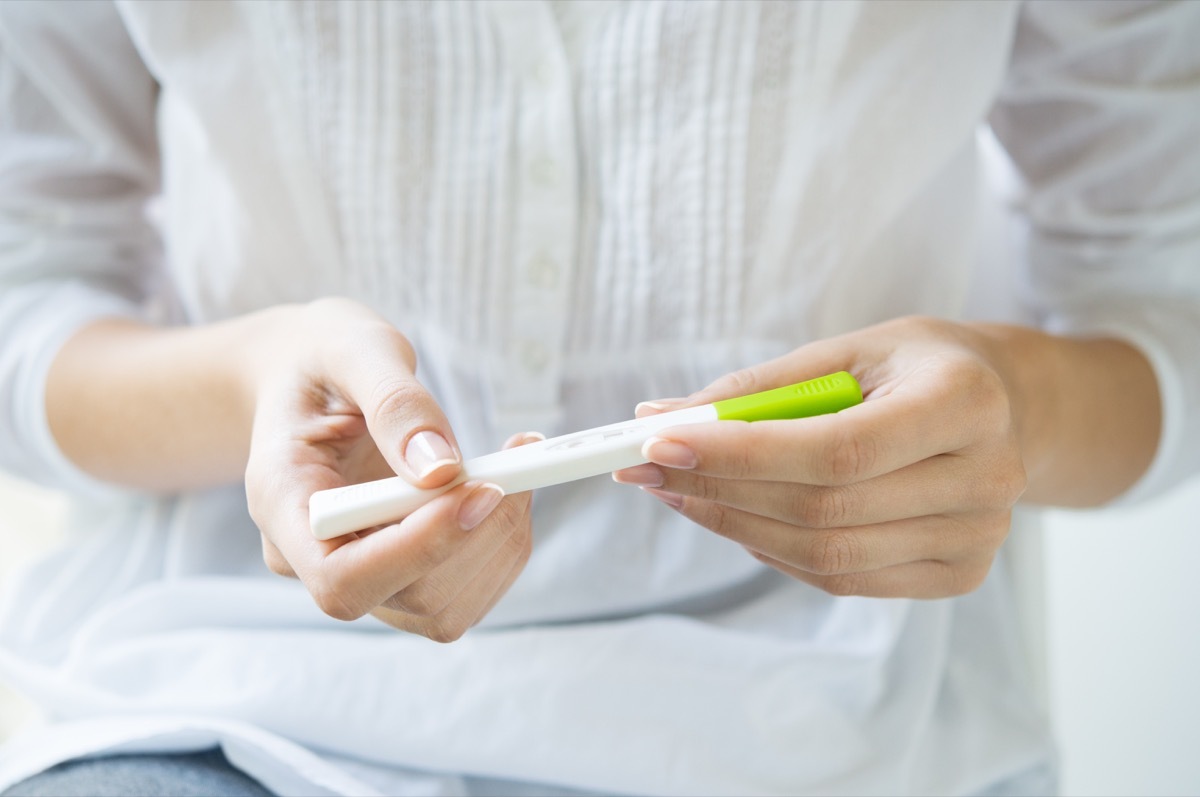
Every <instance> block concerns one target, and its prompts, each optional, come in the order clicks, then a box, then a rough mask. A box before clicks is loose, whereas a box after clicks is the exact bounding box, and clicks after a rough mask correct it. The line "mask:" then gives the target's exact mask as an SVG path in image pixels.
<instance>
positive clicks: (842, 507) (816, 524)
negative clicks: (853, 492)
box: [797, 487, 850, 529]
mask: <svg viewBox="0 0 1200 797" xmlns="http://www.w3.org/2000/svg"><path fill="white" fill-rule="evenodd" d="M849 496H850V492H849V491H848V490H846V489H843V488H840V487H820V488H816V489H814V490H811V491H809V492H807V493H806V494H805V495H804V497H803V498H802V499H801V501H800V503H799V506H798V508H797V515H798V517H799V519H800V522H801V523H802V524H803V525H804V526H807V527H808V528H810V529H829V528H836V527H838V526H842V525H845V522H846V518H848V517H849V515H850V497H849Z"/></svg>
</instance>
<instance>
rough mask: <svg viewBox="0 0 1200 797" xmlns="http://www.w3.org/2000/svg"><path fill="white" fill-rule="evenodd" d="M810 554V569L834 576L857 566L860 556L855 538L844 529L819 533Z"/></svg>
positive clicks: (851, 570) (850, 570)
mask: <svg viewBox="0 0 1200 797" xmlns="http://www.w3.org/2000/svg"><path fill="white" fill-rule="evenodd" d="M817 539H818V541H817V543H816V545H815V546H813V551H812V555H811V561H810V562H809V563H808V564H809V565H810V568H809V569H810V570H811V571H812V572H814V573H816V574H818V575H823V576H835V575H842V574H845V573H849V572H853V571H855V570H857V569H858V568H859V564H860V562H861V560H862V556H861V554H860V553H859V551H860V545H859V544H858V540H857V538H856V537H855V536H854V535H853V534H851V533H849V532H846V531H841V530H838V531H831V532H827V533H825V534H822V535H820V536H819V537H818V538H817Z"/></svg>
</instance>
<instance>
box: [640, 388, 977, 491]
mask: <svg viewBox="0 0 1200 797" xmlns="http://www.w3.org/2000/svg"><path fill="white" fill-rule="evenodd" d="M972 436H973V435H972V430H971V425H970V423H968V422H965V417H964V413H961V412H955V411H950V412H947V411H946V408H945V404H944V402H942V401H939V400H936V399H932V400H931V398H930V397H929V396H927V395H924V394H917V393H915V392H905V391H892V392H890V393H887V394H885V395H882V396H879V397H878V398H872V399H869V400H867V401H865V402H863V403H862V404H859V405H857V406H854V407H850V408H848V409H844V410H842V411H841V412H838V413H836V414H834V415H820V416H815V417H811V418H799V419H795V420H781V421H755V422H753V423H745V422H741V421H721V422H717V423H707V424H693V425H689V426H678V427H674V428H671V429H667V430H665V431H664V432H662V433H661V434H659V435H657V436H656V437H653V438H651V439H650V440H648V441H646V444H645V446H643V448H642V454H643V456H645V457H646V458H647V459H649V460H650V461H651V462H655V463H657V464H659V465H662V466H665V467H679V466H680V463H682V464H683V465H685V466H686V465H687V464H690V463H688V462H687V461H686V459H685V458H683V457H680V456H679V454H680V453H681V452H680V450H679V449H673V448H672V446H671V445H670V444H672V443H673V444H676V445H682V446H684V447H686V449H690V451H691V452H692V453H693V454H694V455H695V456H694V462H695V464H694V467H691V468H689V469H690V470H694V471H695V472H696V473H700V474H703V475H707V476H715V477H718V478H728V479H753V480H759V481H782V482H797V483H802V484H815V485H824V486H839V485H845V484H853V483H855V482H860V481H864V480H866V479H871V478H874V477H876V476H881V475H883V474H885V473H890V472H892V471H895V470H899V469H900V468H903V467H906V466H908V465H912V464H913V463H915V462H920V461H921V460H924V459H928V458H929V457H933V456H936V455H938V454H943V453H946V452H948V451H957V450H959V449H961V448H963V447H965V446H966V445H968V444H969V443H970V441H971V439H972ZM664 444H666V445H664Z"/></svg>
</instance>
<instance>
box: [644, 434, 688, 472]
mask: <svg viewBox="0 0 1200 797" xmlns="http://www.w3.org/2000/svg"><path fill="white" fill-rule="evenodd" d="M642 456H643V457H645V458H646V459H648V460H650V461H651V462H653V463H655V464H658V465H665V466H667V467H668V468H679V469H680V470H691V469H692V468H694V467H696V465H697V464H699V460H698V459H696V452H695V451H692V449H690V448H688V447H687V446H685V445H684V444H683V443H676V442H675V441H674V440H666V439H664V438H661V437H651V438H650V439H649V440H647V441H646V442H645V443H643V444H642Z"/></svg>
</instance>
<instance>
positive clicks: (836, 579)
mask: <svg viewBox="0 0 1200 797" xmlns="http://www.w3.org/2000/svg"><path fill="white" fill-rule="evenodd" d="M820 587H821V589H823V590H825V592H828V593H829V594H830V595H833V596H834V597H838V598H848V597H850V596H852V595H862V594H864V593H865V591H866V579H865V578H863V576H862V575H861V574H859V573H839V574H837V575H833V576H828V577H827V578H823V579H822V580H821V582H820Z"/></svg>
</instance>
